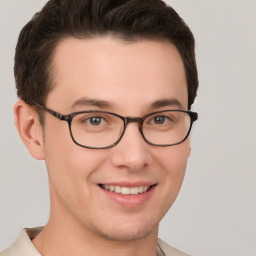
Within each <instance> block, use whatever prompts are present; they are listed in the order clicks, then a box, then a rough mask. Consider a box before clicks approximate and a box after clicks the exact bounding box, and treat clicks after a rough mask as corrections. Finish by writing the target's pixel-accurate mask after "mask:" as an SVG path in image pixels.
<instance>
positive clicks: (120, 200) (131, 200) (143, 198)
mask: <svg viewBox="0 0 256 256" xmlns="http://www.w3.org/2000/svg"><path fill="white" fill-rule="evenodd" d="M155 188H156V186H155V185H154V186H152V187H151V188H150V189H149V190H148V191H147V192H145V193H141V194H137V195H123V194H118V193H115V192H111V191H109V190H106V189H104V188H102V187H100V189H101V190H102V191H103V192H104V193H105V195H106V196H107V197H108V198H110V199H111V200H113V201H114V202H115V203H117V204H119V205H121V206H124V207H131V208H134V207H138V206H140V205H143V204H145V203H146V202H147V201H149V199H150V198H151V197H152V194H153V192H154V190H155Z"/></svg>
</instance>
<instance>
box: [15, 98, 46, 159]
mask: <svg viewBox="0 0 256 256" xmlns="http://www.w3.org/2000/svg"><path fill="white" fill-rule="evenodd" d="M14 119H15V126H16V129H17V131H18V133H19V135H20V138H21V140H22V141H23V143H24V144H25V145H26V147H27V149H28V151H29V152H30V154H31V155H32V156H33V157H34V158H36V159H38V160H44V143H43V129H42V126H41V124H40V122H39V119H38V114H37V113H36V111H35V109H34V108H33V107H31V106H30V105H28V104H26V103H25V102H24V101H23V100H18V101H17V102H16V104H15V105H14Z"/></svg>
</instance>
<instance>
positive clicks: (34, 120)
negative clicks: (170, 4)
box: [14, 36, 190, 256]
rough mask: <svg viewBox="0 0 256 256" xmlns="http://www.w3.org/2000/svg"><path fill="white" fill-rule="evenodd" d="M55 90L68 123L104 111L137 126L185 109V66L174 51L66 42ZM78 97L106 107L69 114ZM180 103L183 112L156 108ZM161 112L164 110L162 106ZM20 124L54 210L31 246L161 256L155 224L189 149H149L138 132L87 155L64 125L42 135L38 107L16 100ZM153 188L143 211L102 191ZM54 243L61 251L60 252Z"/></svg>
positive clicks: (172, 195) (52, 97)
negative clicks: (40, 164)
mask: <svg viewBox="0 0 256 256" xmlns="http://www.w3.org/2000/svg"><path fill="white" fill-rule="evenodd" d="M53 67H54V69H53V70H54V83H55V86H54V88H53V90H52V91H51V92H50V93H49V95H48V98H47V102H46V106H47V107H49V108H51V109H53V110H55V111H58V112H60V113H62V114H70V113H72V112H75V111H80V110H95V109H96V110H105V111H110V112H114V113H117V114H120V115H123V116H134V117H140V116H143V115H146V114H147V113H150V112H154V111H158V110H164V109H184V110H186V109H187V99H188V95H187V89H186V86H187V85H186V78H185V72H184V67H183V63H182V60H181V57H180V55H179V53H178V51H177V50H176V48H175V47H174V46H173V45H172V44H171V43H169V42H164V41H150V40H140V41H137V42H129V43H127V42H123V41H122V40H120V39H117V38H113V37H111V36H108V37H104V38H103V37H99V38H93V39H74V38H66V39H64V40H63V41H61V42H60V43H59V45H58V46H57V48H56V51H55V54H54V58H53ZM81 98H87V99H94V100H104V101H106V102H107V103H108V104H107V106H93V105H82V104H77V105H75V106H74V105H73V104H74V102H76V101H77V100H79V99H81ZM164 99H175V100H177V101H178V102H179V103H180V106H178V105H172V104H167V105H166V106H158V107H156V106H152V103H154V102H155V101H162V100H164ZM162 105H164V104H162ZM14 112H15V123H16V127H17V129H18V131H19V134H20V136H21V138H22V140H23V142H24V143H25V145H26V146H27V148H28V150H29V152H30V153H31V155H32V156H33V157H34V158H36V159H42V160H45V162H46V166H47V171H48V175H49V187H50V200H51V210H50V217H49V221H48V223H47V225H46V226H45V228H44V229H43V231H42V232H41V233H40V234H39V235H38V236H37V237H36V238H35V239H34V240H33V243H34V245H35V246H36V248H37V249H38V251H39V252H40V253H41V254H42V255H47V256H51V255H75V256H76V255H104V256H107V255H123V256H125V255H127V256H128V255H134V256H135V255H140V256H141V255H142V256H143V255H145V256H146V255H147V256H149V255H152V256H153V255H154V256H155V255H156V254H157V253H156V243H157V233H158V224H159V222H160V220H161V219H162V217H163V216H164V215H165V213H166V212H167V211H168V209H169V208H170V207H171V205H172V204H173V202H174V201H175V199H176V197H177V195H178V192H179V190H180V187H181V184H182V181H183V178H184V174H185V169H186V164H187V160H188V157H189V155H190V144H189V140H186V141H185V142H183V143H181V144H179V145H176V146H171V147H157V146H152V145H149V144H147V143H146V142H145V141H144V140H143V138H142V136H141V134H140V132H139V130H138V124H137V123H130V124H129V125H128V127H127V129H126V132H125V134H124V136H123V138H122V140H121V141H120V142H119V143H118V144H117V145H116V146H115V147H112V148H109V149H101V150H95V149H86V148H82V147H79V146H77V145H76V144H75V143H74V142H73V141H72V139H71V137H70V134H69V130H68V125H67V123H66V122H63V121H60V120H58V119H57V118H55V117H53V116H52V115H50V114H49V113H46V112H45V124H44V128H42V127H41V125H40V123H39V121H38V115H37V113H36V112H35V110H34V108H33V107H30V106H28V105H26V104H25V103H24V102H23V101H21V100H19V101H18V102H17V103H16V105H15V108H14ZM122 182H125V183H128V184H134V183H136V182H147V183H150V184H155V186H154V190H152V192H151V194H150V196H149V197H148V198H147V200H146V201H143V203H140V204H139V205H135V206H134V205H133V204H130V205H129V200H128V203H127V202H126V203H125V204H120V203H117V202H116V201H115V200H112V198H110V197H109V196H108V195H106V193H105V191H103V189H102V188H100V187H99V184H113V183H117V184H119V183H122ZM56 244H58V245H61V246H56Z"/></svg>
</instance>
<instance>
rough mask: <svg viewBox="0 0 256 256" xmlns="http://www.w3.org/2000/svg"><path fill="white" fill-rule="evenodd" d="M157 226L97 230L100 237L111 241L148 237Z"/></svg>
mask: <svg viewBox="0 0 256 256" xmlns="http://www.w3.org/2000/svg"><path fill="white" fill-rule="evenodd" d="M157 226H158V225H156V226H154V227H151V228H149V227H144V228H141V229H138V228H137V229H136V230H134V229H133V230H131V228H129V230H127V229H121V228H113V229H112V230H110V231H106V232H105V231H104V230H102V229H101V230H100V229H99V230H97V233H98V235H100V236H101V237H102V238H104V239H106V240H111V241H119V242H121V241H126V242H128V241H136V240H140V239H143V238H146V237H148V236H149V235H150V234H151V233H153V232H155V230H156V231H157Z"/></svg>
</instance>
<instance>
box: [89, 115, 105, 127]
mask: <svg viewBox="0 0 256 256" xmlns="http://www.w3.org/2000/svg"><path fill="white" fill-rule="evenodd" d="M89 122H90V124H91V125H94V126H97V125H100V124H101V123H102V117H97V116H94V117H90V118H89Z"/></svg>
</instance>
